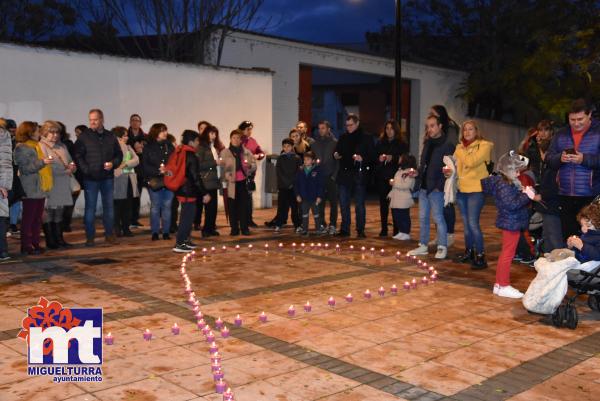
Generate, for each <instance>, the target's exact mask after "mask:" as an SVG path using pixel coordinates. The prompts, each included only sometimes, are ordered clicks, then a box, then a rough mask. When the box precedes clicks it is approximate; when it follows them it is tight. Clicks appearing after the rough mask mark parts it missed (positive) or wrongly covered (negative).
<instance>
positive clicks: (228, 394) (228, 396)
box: [223, 388, 233, 401]
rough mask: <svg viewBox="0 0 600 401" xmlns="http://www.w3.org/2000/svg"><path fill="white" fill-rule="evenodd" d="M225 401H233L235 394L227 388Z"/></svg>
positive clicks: (224, 395) (224, 396) (224, 394)
mask: <svg viewBox="0 0 600 401" xmlns="http://www.w3.org/2000/svg"><path fill="white" fill-rule="evenodd" d="M223 401H233V392H232V391H231V389H230V388H227V390H225V392H224V393H223Z"/></svg>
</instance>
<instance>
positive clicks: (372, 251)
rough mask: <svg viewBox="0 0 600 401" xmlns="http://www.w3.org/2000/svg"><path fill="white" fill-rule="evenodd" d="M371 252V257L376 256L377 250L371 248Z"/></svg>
mask: <svg viewBox="0 0 600 401" xmlns="http://www.w3.org/2000/svg"><path fill="white" fill-rule="evenodd" d="M369 252H371V256H375V248H373V247H371V249H369Z"/></svg>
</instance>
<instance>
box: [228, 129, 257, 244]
mask: <svg viewBox="0 0 600 401" xmlns="http://www.w3.org/2000/svg"><path fill="white" fill-rule="evenodd" d="M243 136H244V134H243V133H242V132H241V131H240V130H233V131H231V133H230V134H229V141H230V144H229V147H228V148H225V149H223V151H222V152H221V158H222V159H223V160H222V167H223V176H222V180H223V181H224V184H225V185H226V187H227V202H229V207H228V209H229V224H230V225H231V235H234V236H235V235H240V231H241V232H242V235H250V230H249V229H248V213H247V210H248V200H249V196H248V177H249V176H250V175H251V174H252V173H254V172H255V171H256V159H255V158H254V157H253V154H252V153H251V152H250V151H249V150H248V149H246V148H245V147H244V145H242V137H243Z"/></svg>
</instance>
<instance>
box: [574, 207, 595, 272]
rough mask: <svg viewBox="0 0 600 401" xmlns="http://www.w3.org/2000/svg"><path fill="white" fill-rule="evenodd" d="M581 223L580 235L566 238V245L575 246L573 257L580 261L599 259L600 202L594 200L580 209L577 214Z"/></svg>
mask: <svg viewBox="0 0 600 401" xmlns="http://www.w3.org/2000/svg"><path fill="white" fill-rule="evenodd" d="M577 221H579V223H580V224H581V233H582V235H581V237H578V236H576V235H573V236H571V237H569V238H568V239H567V246H568V247H569V248H575V257H576V258H577V260H578V261H580V262H581V263H585V262H589V261H592V260H600V230H598V228H597V227H600V202H599V201H594V202H592V203H591V204H589V205H588V206H586V207H584V208H583V209H581V211H580V212H579V214H578V215H577Z"/></svg>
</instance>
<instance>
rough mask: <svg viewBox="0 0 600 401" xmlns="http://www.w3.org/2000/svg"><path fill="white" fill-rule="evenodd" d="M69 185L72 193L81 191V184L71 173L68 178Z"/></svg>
mask: <svg viewBox="0 0 600 401" xmlns="http://www.w3.org/2000/svg"><path fill="white" fill-rule="evenodd" d="M69 187H70V188H71V193H72V194H75V193H77V192H79V191H81V185H80V184H79V181H77V179H76V178H75V176H74V175H72V174H71V176H70V179H69Z"/></svg>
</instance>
